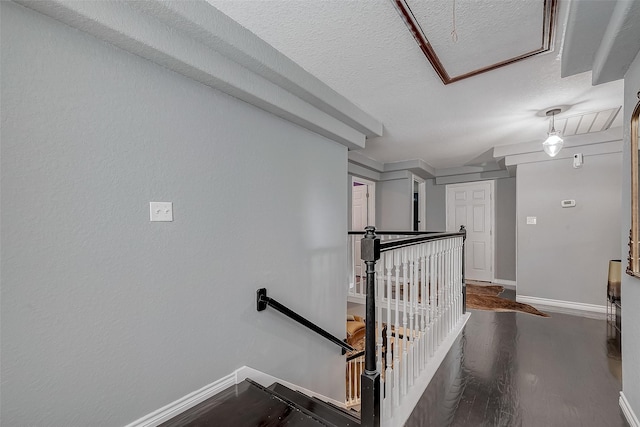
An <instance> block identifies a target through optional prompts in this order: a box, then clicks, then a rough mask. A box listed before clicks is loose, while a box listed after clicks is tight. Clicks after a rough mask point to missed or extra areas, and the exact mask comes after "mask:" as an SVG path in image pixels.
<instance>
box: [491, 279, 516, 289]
mask: <svg viewBox="0 0 640 427" xmlns="http://www.w3.org/2000/svg"><path fill="white" fill-rule="evenodd" d="M493 283H495V284H496V285H502V286H504V287H505V288H508V289H516V284H517V282H516V281H515V280H504V279H493Z"/></svg>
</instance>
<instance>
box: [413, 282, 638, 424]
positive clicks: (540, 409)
mask: <svg viewBox="0 0 640 427" xmlns="http://www.w3.org/2000/svg"><path fill="white" fill-rule="evenodd" d="M509 293H510V294H511V295H513V291H506V292H505V294H507V295H509ZM471 313H472V314H471V318H470V319H469V322H468V323H467V325H466V327H465V329H464V330H463V332H462V334H461V335H460V336H459V337H458V339H457V340H456V342H455V343H454V345H453V347H452V348H451V350H450V351H449V353H448V354H447V357H446V358H445V360H444V361H443V363H442V365H441V366H440V368H439V369H438V371H437V372H436V374H435V376H434V378H433V380H432V381H431V384H430V385H429V387H428V388H427V390H425V392H424V394H423V396H422V398H421V400H420V402H419V403H418V405H417V406H416V408H415V409H414V411H413V413H412V414H411V417H410V418H409V420H408V422H407V424H406V425H407V426H409V427H413V426H415V427H417V426H437V427H443V426H474V427H476V426H486V427H494V426H525V427H537V426H553V427H556V426H585V427H605V426H606V427H618V426H627V425H628V424H627V422H626V420H625V419H624V416H623V415H622V411H621V410H620V407H619V406H618V398H619V392H620V390H621V389H622V384H621V379H620V372H621V367H620V365H621V362H620V360H619V354H611V355H610V356H608V355H607V348H608V346H607V324H606V321H605V320H595V319H588V318H583V317H577V316H570V315H566V314H557V313H549V314H550V315H551V317H550V318H541V317H537V316H533V315H529V314H523V313H497V312H489V311H478V310H471ZM609 351H610V352H611V349H610V350H609ZM613 353H617V352H616V351H614V352H613ZM616 356H618V357H616Z"/></svg>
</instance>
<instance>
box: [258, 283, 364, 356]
mask: <svg viewBox="0 0 640 427" xmlns="http://www.w3.org/2000/svg"><path fill="white" fill-rule="evenodd" d="M257 304H258V311H263V310H266V308H267V306H270V307H273V308H275V309H276V310H278V311H279V312H280V313H282V314H284V315H285V316H287V317H290V318H291V319H293V320H295V321H296V322H298V323H300V324H301V325H303V326H306V327H307V328H309V329H311V330H312V331H313V332H315V333H317V334H319V335H321V336H322V337H324V338H326V339H328V340H329V341H331V342H332V343H334V344H335V345H337V346H340V347H341V348H342V354H345V353H346V352H347V351H356V349H355V348H353V347H352V346H350V345H349V344H347V343H346V342H344V341H341V340H340V339H339V338H337V337H335V336H334V335H331V334H330V333H329V332H327V331H325V330H324V329H322V328H321V327H320V326H318V325H316V324H315V323H313V322H311V321H309V320H307V319H305V318H304V317H302V316H300V315H299V314H298V313H296V312H295V311H293V310H291V309H289V308H287V307H285V306H284V305H282V304H280V303H279V302H278V301H276V300H274V299H273V298H270V297H268V296H267V288H261V289H258V291H257Z"/></svg>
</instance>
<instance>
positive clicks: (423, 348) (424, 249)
mask: <svg viewBox="0 0 640 427" xmlns="http://www.w3.org/2000/svg"><path fill="white" fill-rule="evenodd" d="M428 248H429V245H428V243H423V244H422V245H420V251H421V252H420V255H421V258H420V262H421V264H420V265H421V270H420V313H421V317H422V319H421V320H422V325H421V327H420V331H421V339H420V344H421V345H420V370H423V369H424V368H425V367H426V365H427V336H428V333H427V316H428V313H427V310H428V309H429V301H428V300H429V295H428V294H427V292H426V290H427V280H428V277H429V276H428V273H427V266H428V263H427V259H428V258H427V257H428V254H429V252H428Z"/></svg>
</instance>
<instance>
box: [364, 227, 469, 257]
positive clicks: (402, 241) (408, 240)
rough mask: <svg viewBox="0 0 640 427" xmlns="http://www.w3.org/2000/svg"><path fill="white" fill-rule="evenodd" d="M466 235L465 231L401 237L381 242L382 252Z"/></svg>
mask: <svg viewBox="0 0 640 427" xmlns="http://www.w3.org/2000/svg"><path fill="white" fill-rule="evenodd" d="M376 234H377V232H376ZM464 235H465V233H464V232H463V231H455V232H439V233H433V234H429V235H424V236H415V237H401V238H399V239H392V240H385V241H383V242H380V252H385V251H388V250H391V249H397V248H401V247H404V246H411V245H415V244H416V243H421V242H431V241H435V240H444V239H448V238H450V237H455V236H459V237H464Z"/></svg>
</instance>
